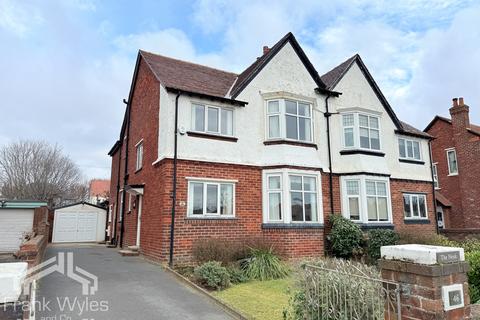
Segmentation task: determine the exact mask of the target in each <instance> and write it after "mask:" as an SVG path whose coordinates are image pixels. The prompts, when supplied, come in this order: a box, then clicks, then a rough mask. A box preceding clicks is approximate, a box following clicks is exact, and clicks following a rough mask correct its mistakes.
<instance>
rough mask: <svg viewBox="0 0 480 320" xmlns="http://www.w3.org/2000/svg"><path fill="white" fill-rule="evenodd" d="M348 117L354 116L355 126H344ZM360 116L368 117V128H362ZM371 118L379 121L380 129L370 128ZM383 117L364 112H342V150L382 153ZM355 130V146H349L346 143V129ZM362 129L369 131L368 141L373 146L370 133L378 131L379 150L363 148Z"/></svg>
mask: <svg viewBox="0 0 480 320" xmlns="http://www.w3.org/2000/svg"><path fill="white" fill-rule="evenodd" d="M346 115H353V126H344V125H343V117H344V116H346ZM360 116H366V117H368V127H365V126H360ZM370 118H376V119H377V121H378V128H372V127H370ZM381 120H382V117H381V115H379V114H376V113H368V112H364V111H344V112H340V128H341V137H342V138H341V140H342V148H343V150H367V151H372V152H381V151H382V139H381V137H382V123H381ZM347 128H353V146H347V145H346V143H345V142H346V141H345V129H347ZM360 128H367V129H368V133H369V136H368V141H369V145H370V146H371V134H370V131H372V130H376V131H378V146H379V148H378V149H373V148H365V147H362V146H361V141H360Z"/></svg>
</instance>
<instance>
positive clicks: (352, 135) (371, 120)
mask: <svg viewBox="0 0 480 320" xmlns="http://www.w3.org/2000/svg"><path fill="white" fill-rule="evenodd" d="M342 127H343V132H342V134H343V137H342V139H343V147H344V148H347V149H348V148H358V149H368V150H380V148H381V145H380V118H379V117H378V116H375V115H370V114H364V113H358V112H349V113H343V114H342Z"/></svg>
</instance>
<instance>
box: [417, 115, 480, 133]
mask: <svg viewBox="0 0 480 320" xmlns="http://www.w3.org/2000/svg"><path fill="white" fill-rule="evenodd" d="M437 120H441V121H445V122H447V123H449V124H452V120H451V119H449V118H446V117H442V116H435V118H433V120H432V121H430V123H429V124H428V125H427V127H426V128H425V129H424V130H423V131H428V130H430V128H431V127H432V126H433V124H434V123H435V122H436V121H437ZM466 129H467V131H469V132H471V133H473V134H475V135H477V136H480V126H478V125H476V124H470V128H466Z"/></svg>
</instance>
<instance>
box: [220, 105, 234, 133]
mask: <svg viewBox="0 0 480 320" xmlns="http://www.w3.org/2000/svg"><path fill="white" fill-rule="evenodd" d="M221 114H222V128H221V129H222V130H221V132H222V134H227V135H230V136H231V135H232V134H233V111H232V110H224V109H222V111H221Z"/></svg>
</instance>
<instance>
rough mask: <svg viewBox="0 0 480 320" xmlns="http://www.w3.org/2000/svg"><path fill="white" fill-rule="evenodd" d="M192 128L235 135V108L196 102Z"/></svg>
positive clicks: (193, 110) (198, 130) (193, 107)
mask: <svg viewBox="0 0 480 320" xmlns="http://www.w3.org/2000/svg"><path fill="white" fill-rule="evenodd" d="M192 130H193V131H197V132H205V133H213V134H220V135H226V136H231V135H233V110H231V109H227V108H220V107H215V106H207V105H203V104H197V103H194V104H193V105H192Z"/></svg>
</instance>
